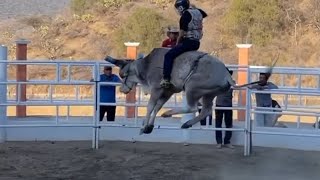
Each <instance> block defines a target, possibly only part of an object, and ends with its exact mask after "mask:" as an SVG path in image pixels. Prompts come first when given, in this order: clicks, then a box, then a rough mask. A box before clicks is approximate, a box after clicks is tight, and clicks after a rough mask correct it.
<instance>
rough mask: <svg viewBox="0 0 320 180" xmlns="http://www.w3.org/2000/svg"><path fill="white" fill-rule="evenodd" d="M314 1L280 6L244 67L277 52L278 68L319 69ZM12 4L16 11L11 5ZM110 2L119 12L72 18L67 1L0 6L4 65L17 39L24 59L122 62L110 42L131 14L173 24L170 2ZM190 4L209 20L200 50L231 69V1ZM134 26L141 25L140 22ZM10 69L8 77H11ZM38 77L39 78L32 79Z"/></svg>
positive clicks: (290, 0)
mask: <svg viewBox="0 0 320 180" xmlns="http://www.w3.org/2000/svg"><path fill="white" fill-rule="evenodd" d="M90 1H94V0H90ZM111 1H112V0H108V1H104V2H111ZM319 1H320V0H284V1H281V3H282V4H281V8H282V11H283V12H282V13H281V14H280V16H281V19H282V20H283V22H284V23H286V24H284V25H283V28H282V29H281V30H279V31H277V32H276V36H275V37H274V38H273V39H272V40H271V41H270V42H269V43H268V44H266V45H263V46H261V45H256V44H254V43H253V48H252V56H251V62H250V64H251V65H267V64H268V63H270V59H271V56H272V54H274V53H275V52H276V51H278V50H279V51H280V53H281V56H280V60H279V64H278V65H279V66H304V67H319V60H320V59H319V57H320V56H319V55H320V54H319V52H320V36H319V34H320V28H316V27H315V25H314V23H312V22H313V20H314V16H315V14H314V12H316V10H314V11H311V7H313V6H314V4H313V3H315V2H319ZM13 2H15V3H16V4H19V3H20V5H15V4H14V3H13ZM112 2H113V1H112ZM116 2H124V3H123V5H121V6H113V5H112V6H110V8H104V9H102V8H101V7H100V8H97V7H95V6H92V8H91V9H88V10H86V11H84V13H82V14H81V15H75V12H74V11H71V10H70V8H69V7H70V1H68V0H54V1H49V0H4V1H3V0H2V1H1V2H0V5H2V4H6V3H7V4H8V3H9V4H10V9H6V10H5V12H3V11H4V10H2V11H0V20H1V22H0V43H3V44H6V45H8V46H9V47H10V59H14V51H15V50H14V44H13V41H14V40H15V39H17V38H26V39H30V40H31V41H32V43H31V44H30V46H29V47H30V49H29V59H68V60H70V59H77V60H81V59H82V60H84V59H86V60H88V59H95V60H98V59H101V58H103V57H105V55H107V54H111V55H117V56H124V51H119V48H117V47H116V45H118V46H119V44H122V42H121V41H116V40H115V38H114V37H116V36H117V33H118V32H119V29H120V28H121V27H123V26H124V24H125V23H126V20H127V19H128V18H130V17H131V16H132V13H134V12H135V11H136V10H137V8H139V7H143V8H149V9H152V11H154V12H155V13H158V14H159V15H161V18H163V19H166V21H164V22H166V23H167V24H170V23H171V24H172V23H174V22H177V20H178V16H177V14H176V13H175V11H174V9H173V7H172V4H166V2H170V1H169V0H118V1H116ZM192 2H193V3H194V4H195V5H196V6H198V7H200V8H202V9H204V10H205V11H206V12H207V13H208V15H209V16H208V18H206V20H205V22H204V37H203V40H202V45H201V48H200V50H202V51H206V52H209V53H212V54H217V55H218V56H219V57H220V58H221V59H222V60H223V61H224V62H225V63H228V64H231V63H232V64H234V63H236V62H237V55H238V54H237V49H236V46H235V44H236V43H241V40H239V39H236V38H233V37H231V36H226V35H225V34H224V32H223V31H222V29H223V17H224V15H225V14H226V13H227V12H228V10H229V9H230V6H231V2H232V0H192ZM1 3H2V4H1ZM39 3H41V4H42V5H41V4H39ZM21 4H24V5H21ZM319 4H320V3H319ZM107 5H109V4H107ZM104 7H106V4H104ZM319 7H320V6H319ZM15 8H16V9H15ZM8 12H10V13H9V16H8ZM319 14H320V13H319ZM21 15H24V16H21ZM138 23H145V21H144V19H142V20H141V21H140V22H138ZM164 25H165V24H164ZM319 27H320V26H319ZM163 28H165V27H163ZM127 31H129V29H127ZM164 34H165V33H164V31H162V37H160V39H163V38H165V36H164ZM129 40H130V39H128V41H129ZM160 42H161V41H159V45H160ZM142 46H143V44H142ZM12 69H13V68H11V69H10V76H11V77H14V74H13V71H12ZM39 71H41V72H42V73H38V72H39ZM39 71H29V72H30V73H29V77H30V78H39V77H41V78H48V77H49V76H51V75H50V74H52V72H53V69H46V68H42V69H41V68H40V69H39ZM74 73H75V74H74V76H76V77H80V76H81V77H85V76H88V79H90V77H89V76H90V72H86V71H80V70H75V72H74Z"/></svg>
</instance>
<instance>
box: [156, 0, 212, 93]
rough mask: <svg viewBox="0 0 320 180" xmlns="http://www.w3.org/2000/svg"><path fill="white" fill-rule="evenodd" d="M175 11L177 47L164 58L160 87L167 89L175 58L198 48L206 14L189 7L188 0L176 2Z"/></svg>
mask: <svg viewBox="0 0 320 180" xmlns="http://www.w3.org/2000/svg"><path fill="white" fill-rule="evenodd" d="M174 6H175V9H176V10H177V11H178V13H179V15H180V16H181V17H180V22H179V24H180V32H179V37H178V40H177V45H176V46H175V47H174V48H172V49H170V50H169V51H168V52H167V54H166V55H165V57H164V64H163V79H162V81H161V83H160V86H161V87H163V88H169V87H171V86H172V84H171V82H170V78H171V71H172V66H173V61H174V59H175V58H176V57H178V56H179V55H181V54H182V53H184V52H187V51H196V50H198V49H199V47H200V40H201V38H202V35H203V34H202V22H203V18H205V17H207V14H206V13H205V12H204V11H203V10H201V9H198V8H195V7H191V5H190V1H189V0H176V2H175V4H174Z"/></svg>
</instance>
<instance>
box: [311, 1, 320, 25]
mask: <svg viewBox="0 0 320 180" xmlns="http://www.w3.org/2000/svg"><path fill="white" fill-rule="evenodd" d="M311 13H312V24H313V26H314V27H315V28H316V29H317V30H318V31H320V0H311Z"/></svg>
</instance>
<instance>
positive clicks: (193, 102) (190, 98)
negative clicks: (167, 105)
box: [161, 92, 200, 117]
mask: <svg viewBox="0 0 320 180" xmlns="http://www.w3.org/2000/svg"><path fill="white" fill-rule="evenodd" d="M195 94H196V93H192V92H186V99H187V107H182V108H174V109H171V110H169V111H166V112H165V113H163V114H162V115H161V116H162V117H171V116H173V115H176V114H187V113H195V112H197V111H198V107H197V103H198V101H199V99H200V97H198V96H195Z"/></svg>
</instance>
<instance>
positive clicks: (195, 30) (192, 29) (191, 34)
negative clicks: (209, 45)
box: [185, 8, 203, 40]
mask: <svg viewBox="0 0 320 180" xmlns="http://www.w3.org/2000/svg"><path fill="white" fill-rule="evenodd" d="M186 11H188V12H189V13H190V14H191V21H190V22H189V24H188V31H187V33H186V35H185V37H186V38H188V39H192V40H200V39H201V38H202V36H203V32H202V20H203V17H202V14H201V12H200V11H199V10H198V9H195V8H190V9H187V10H186Z"/></svg>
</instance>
